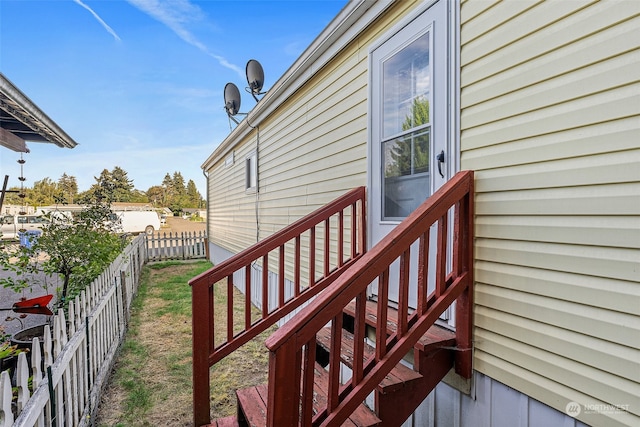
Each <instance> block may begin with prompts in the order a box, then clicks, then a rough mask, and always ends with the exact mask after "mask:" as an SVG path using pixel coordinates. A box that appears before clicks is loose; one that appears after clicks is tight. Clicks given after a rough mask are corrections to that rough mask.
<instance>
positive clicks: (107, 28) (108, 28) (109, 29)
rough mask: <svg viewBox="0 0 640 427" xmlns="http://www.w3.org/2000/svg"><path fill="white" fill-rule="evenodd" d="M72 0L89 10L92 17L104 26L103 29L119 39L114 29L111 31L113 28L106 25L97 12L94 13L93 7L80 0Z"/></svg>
mask: <svg viewBox="0 0 640 427" xmlns="http://www.w3.org/2000/svg"><path fill="white" fill-rule="evenodd" d="M73 1H74V2H76V3H77V4H79V5H80V6H82V7H84V8H85V9H87V10H88V11H89V12H91V14H92V15H93V17H94V18H96V19H97V20H98V22H99V23H100V25H102V26H103V27H104V29H105V30H107V32H109V34H111V35H112V36H113V37H114V38H115V39H116V40H118V41H120V37H119V36H118V35H117V34H116V32H115V31H113V28H111V27H110V26H109V25H107V23H106V22H104V21H103V20H102V18H100V16H98V14H97V13H95V12H94V11H93V9H91V8H90V7H89V6H87V5H86V4H84V3H82V1H81V0H73Z"/></svg>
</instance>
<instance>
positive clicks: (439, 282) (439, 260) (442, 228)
mask: <svg viewBox="0 0 640 427" xmlns="http://www.w3.org/2000/svg"><path fill="white" fill-rule="evenodd" d="M446 275H447V213H445V214H444V215H442V216H441V217H440V219H439V220H438V252H437V256H436V297H439V296H441V295H443V294H444V291H445V290H446V287H447V283H446Z"/></svg>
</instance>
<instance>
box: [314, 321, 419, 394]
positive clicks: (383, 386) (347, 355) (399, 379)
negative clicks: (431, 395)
mask: <svg viewBox="0 0 640 427" xmlns="http://www.w3.org/2000/svg"><path fill="white" fill-rule="evenodd" d="M353 341H354V336H353V334H352V333H351V332H349V331H346V330H344V329H343V330H342V345H341V347H340V350H341V351H340V359H341V360H342V363H344V364H345V365H346V366H348V367H349V368H353ZM316 342H317V343H318V344H319V345H320V346H321V347H322V348H324V349H325V350H326V351H330V347H331V329H330V328H328V327H327V328H323V329H321V330H320V331H319V332H318V333H317V334H316ZM374 355H375V348H374V347H372V346H370V345H368V344H366V343H365V344H364V360H368V359H369V358H371V357H374ZM421 378H422V375H420V373H418V372H416V371H414V370H413V369H411V368H409V367H407V366H405V365H403V364H398V365H396V366H395V367H394V368H393V369H392V370H391V372H389V374H388V375H387V376H386V377H385V378H384V379H383V380H382V381H381V382H380V384H379V385H378V390H379V391H381V392H383V393H389V392H392V391H395V390H399V389H401V388H403V387H404V386H405V385H406V384H408V383H411V382H412V381H418V380H420V379H421Z"/></svg>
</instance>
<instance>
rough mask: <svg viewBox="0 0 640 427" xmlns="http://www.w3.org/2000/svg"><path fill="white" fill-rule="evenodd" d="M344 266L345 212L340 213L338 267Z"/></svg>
mask: <svg viewBox="0 0 640 427" xmlns="http://www.w3.org/2000/svg"><path fill="white" fill-rule="evenodd" d="M343 265H344V210H341V211H340V212H339V213H338V267H342V266H343Z"/></svg>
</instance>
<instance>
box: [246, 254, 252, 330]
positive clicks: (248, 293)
mask: <svg viewBox="0 0 640 427" xmlns="http://www.w3.org/2000/svg"><path fill="white" fill-rule="evenodd" d="M251 311H252V305H251V264H249V265H246V266H245V267H244V328H245V329H249V328H250V327H251V323H252V322H251Z"/></svg>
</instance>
